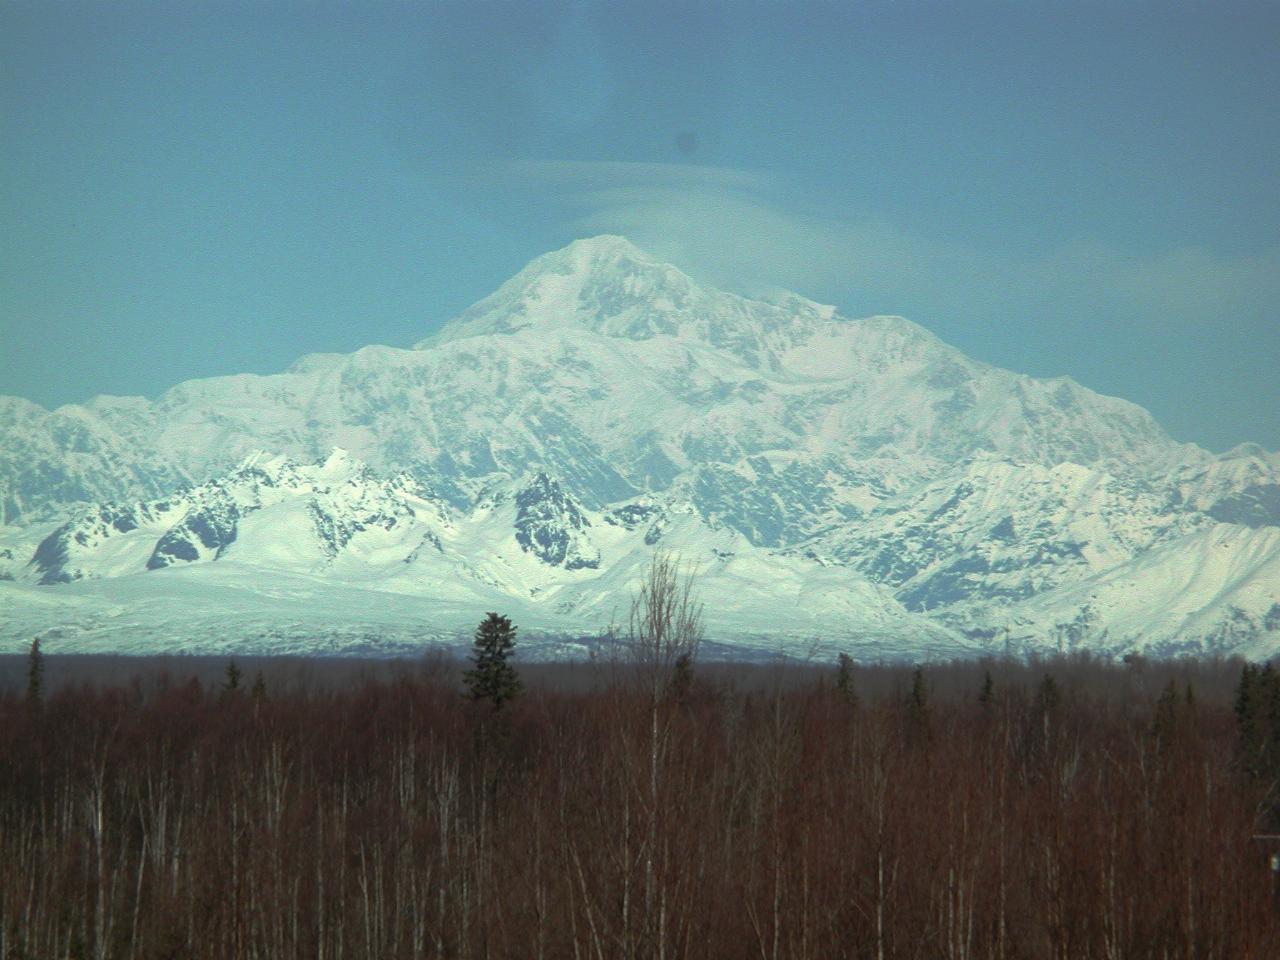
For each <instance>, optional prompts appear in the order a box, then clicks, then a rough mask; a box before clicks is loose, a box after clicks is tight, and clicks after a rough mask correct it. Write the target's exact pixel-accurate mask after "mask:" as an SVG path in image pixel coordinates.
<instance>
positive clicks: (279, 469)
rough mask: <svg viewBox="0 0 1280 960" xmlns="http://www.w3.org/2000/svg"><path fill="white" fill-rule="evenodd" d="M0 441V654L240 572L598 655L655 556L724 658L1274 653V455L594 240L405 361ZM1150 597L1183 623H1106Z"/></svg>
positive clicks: (6, 412)
mask: <svg viewBox="0 0 1280 960" xmlns="http://www.w3.org/2000/svg"><path fill="white" fill-rule="evenodd" d="M0 426H3V428H4V429H3V432H0V504H2V509H3V516H2V517H0V521H3V522H4V523H7V524H8V525H9V526H7V527H0V580H2V579H5V578H13V586H12V589H11V590H10V589H9V588H8V587H7V586H6V584H0V588H4V590H5V591H7V592H0V603H4V604H8V610H9V612H10V613H11V614H12V615H13V617H14V618H16V619H12V620H11V622H12V623H15V624H18V623H20V624H21V628H20V629H19V628H18V627H13V628H8V627H0V630H4V631H5V633H4V634H3V636H4V637H6V638H7V640H6V642H12V643H20V642H21V641H22V638H23V637H24V636H29V634H30V631H31V630H32V629H36V628H40V629H44V627H40V624H45V625H46V626H48V627H50V628H52V627H55V626H56V625H57V620H58V617H59V615H60V614H59V613H58V611H59V609H61V606H60V603H59V602H57V601H56V600H54V599H51V598H56V597H58V596H65V597H66V598H67V601H66V609H67V610H68V611H69V610H70V609H71V608H72V607H73V606H74V605H75V603H79V602H81V601H80V600H73V598H81V599H82V600H83V602H84V603H85V604H88V605H89V607H94V605H95V604H98V603H99V602H103V603H106V602H108V601H106V600H103V599H102V598H104V597H107V596H108V595H110V593H111V587H110V586H109V582H111V581H119V582H120V583H122V584H123V583H124V582H126V581H127V582H128V584H129V586H128V587H127V590H128V591H129V592H130V595H131V596H134V597H135V598H136V597H141V596H143V595H145V594H147V592H148V591H163V590H168V589H170V585H171V584H176V583H178V582H179V580H175V579H174V578H173V577H172V576H170V574H176V572H177V571H178V570H182V571H183V572H182V573H181V574H177V576H178V577H179V578H180V581H181V583H183V584H191V585H194V584H202V583H205V582H208V583H210V584H212V583H213V582H214V579H215V578H218V577H222V578H225V577H226V576H228V574H227V572H226V571H228V570H230V569H233V568H234V569H236V570H239V571H241V572H240V573H239V574H237V579H236V580H235V584H236V586H235V589H236V590H237V591H241V592H242V593H243V592H244V591H248V593H243V595H244V596H248V595H249V594H250V593H252V592H253V591H254V590H258V591H259V593H260V594H261V596H268V595H270V593H271V591H272V590H273V589H275V588H273V587H272V586H271V584H272V583H273V582H275V580H277V579H278V578H279V577H281V576H285V575H288V576H289V577H303V578H307V579H306V582H308V583H310V582H312V581H314V582H316V583H318V584H333V585H334V586H335V589H336V588H337V587H338V586H341V588H342V589H343V590H351V591H355V593H354V594H353V595H355V594H358V592H359V591H361V590H367V591H375V592H377V595H378V596H382V595H384V594H388V595H390V594H394V595H395V596H398V597H411V598H418V599H416V600H415V601H414V602H427V601H423V600H422V598H427V599H428V600H429V601H430V602H434V603H435V604H436V606H435V607H432V608H431V609H434V610H437V611H443V610H444V609H445V608H446V607H448V608H449V609H453V607H450V606H449V605H456V609H457V610H458V611H461V612H462V613H461V614H460V615H461V617H462V621H465V620H468V619H474V617H475V616H477V615H478V614H477V611H479V613H483V608H484V607H485V605H486V604H489V605H496V606H502V608H503V609H511V610H515V609H519V610H521V611H523V615H524V616H525V617H526V618H527V619H529V620H530V622H533V621H536V622H537V623H539V624H541V625H542V627H543V628H545V629H546V630H547V631H549V632H552V633H554V632H555V631H557V630H560V631H562V632H577V631H585V632H590V631H593V630H594V631H597V632H598V631H599V630H601V629H603V627H604V625H606V624H607V623H608V620H609V617H610V616H611V614H612V612H613V610H615V609H616V608H617V607H618V606H619V605H623V604H625V602H626V596H627V591H628V589H629V586H628V585H629V584H630V583H631V582H632V580H633V579H634V576H635V574H636V572H637V571H638V569H639V566H640V565H642V564H643V562H644V560H645V559H646V558H647V557H648V556H650V555H651V553H652V550H653V549H654V548H655V547H657V546H659V545H662V546H668V547H670V548H671V549H675V550H679V551H681V552H682V553H685V554H686V555H687V556H688V557H689V558H690V559H691V560H693V561H694V562H695V563H697V564H699V565H700V566H702V567H704V571H703V574H702V579H701V584H702V586H703V588H704V594H705V599H706V600H707V603H708V609H709V610H714V611H715V612H716V617H717V618H718V620H717V629H719V630H720V632H721V635H722V636H723V637H725V638H726V639H730V640H733V639H736V640H738V641H744V640H745V639H746V638H749V637H757V638H758V637H761V636H765V635H771V634H774V633H776V632H781V633H786V634H787V635H788V636H791V637H793V638H797V639H796V642H800V640H799V639H798V638H802V637H809V638H813V637H819V636H825V635H826V634H828V633H830V632H831V630H832V625H833V624H834V631H835V633H836V634H837V635H838V636H840V637H842V638H843V642H848V643H852V642H854V640H855V639H856V638H858V637H862V638H869V637H873V636H874V637H880V638H881V639H882V640H883V642H884V643H885V644H889V645H890V646H892V645H897V647H896V648H897V649H900V650H901V651H902V652H903V654H904V655H912V654H913V653H914V652H919V651H921V650H924V649H931V650H932V649H939V650H940V649H942V648H944V647H947V645H950V647H949V649H953V650H958V649H970V648H972V646H973V644H979V645H981V644H988V645H997V644H1001V643H1003V642H1004V641H1005V639H1006V638H1007V637H1009V636H1010V635H1012V634H1013V633H1015V632H1016V633H1017V634H1018V636H1019V637H1020V638H1021V639H1020V640H1019V642H1020V643H1026V644H1031V645H1039V646H1046V645H1047V646H1051V647H1052V646H1053V645H1056V644H1057V643H1058V642H1059V640H1060V639H1061V638H1062V637H1063V636H1064V635H1065V633H1067V632H1071V633H1072V635H1073V636H1079V637H1084V636H1088V637H1090V638H1092V639H1091V640H1089V641H1088V642H1091V643H1093V644H1094V645H1097V646H1100V647H1101V646H1107V647H1108V649H1110V648H1112V647H1114V648H1117V649H1118V648H1119V647H1120V646H1127V647H1128V648H1131V647H1140V646H1152V647H1153V648H1154V647H1160V648H1161V649H1175V648H1181V647H1193V648H1194V647H1197V646H1198V647H1205V648H1208V647H1212V648H1213V649H1237V648H1239V649H1250V650H1254V649H1262V648H1265V647H1266V645H1267V644H1268V643H1271V642H1272V639H1274V640H1275V641H1277V642H1280V636H1276V635H1275V633H1274V627H1272V626H1269V624H1270V623H1271V620H1269V619H1268V618H1269V617H1270V612H1269V611H1270V609H1271V604H1273V603H1275V602H1277V600H1280V597H1277V595H1276V594H1277V570H1276V567H1275V563H1274V560H1273V557H1272V554H1271V553H1269V552H1268V551H1267V550H1266V549H1263V548H1262V547H1260V546H1259V545H1260V544H1264V543H1266V542H1268V541H1267V540H1266V538H1267V537H1268V536H1270V535H1271V534H1273V533H1274V532H1275V531H1276V530H1277V529H1280V457H1277V455H1276V454H1273V453H1268V452H1267V451H1264V450H1261V449H1260V448H1257V447H1254V446H1249V445H1246V446H1243V447H1240V448H1237V449H1236V450H1233V451H1231V452H1229V453H1228V454H1224V455H1222V456H1214V455H1212V454H1209V453H1207V452H1205V451H1203V450H1199V449H1198V448H1196V447H1194V446H1190V445H1186V444H1178V443H1175V442H1173V441H1172V440H1170V439H1169V438H1168V437H1167V436H1166V435H1165V434H1164V432H1163V431H1162V430H1161V429H1160V427H1159V426H1158V425H1157V424H1156V423H1155V422H1154V421H1153V420H1152V418H1151V417H1150V416H1149V415H1148V414H1147V413H1146V412H1145V411H1143V410H1141V409H1140V408H1138V407H1136V406H1134V405H1133V404H1130V403H1127V402H1125V401H1123V400H1119V399H1116V398H1111V397H1104V396H1100V395H1098V394H1095V393H1092V392H1091V391H1088V390H1086V389H1084V388H1083V387H1081V386H1079V385H1078V384H1076V383H1075V382H1074V381H1072V380H1070V379H1069V378H1055V379H1049V380H1036V379H1033V378H1030V377H1026V376H1022V375H1019V374H1015V373H1011V372H1008V371H1004V370H1000V369H997V368H994V367H990V366H988V365H985V364H982V363H979V362H976V361H973V360H971V359H969V358H967V357H965V356H964V355H963V354H961V353H960V352H959V351H957V350H955V349H954V348H952V347H950V346H948V345H946V344H944V343H942V342H941V341H939V340H938V339H937V338H936V337H934V336H932V335H931V334H930V333H928V332H927V331H926V330H924V329H922V328H920V327H918V326H916V325H915V324H912V323H910V322H909V321H907V320H904V319H902V318H898V317H871V318H866V319H861V320H850V319H846V318H844V317H842V316H840V315H839V314H838V313H837V312H836V311H835V310H834V309H832V308H831V307H827V306H822V305H819V304H816V303H813V302H811V301H808V300H805V299H803V298H802V297H798V296H794V295H786V296H782V297H778V298H774V299H773V300H771V301H768V302H766V301H758V300H749V299H745V298H742V297H738V296H735V295H733V294H728V293H724V292H721V291H717V290H714V289H711V288H708V287H705V286H702V285H699V284H697V283H696V282H694V281H693V280H692V279H690V278H689V277H687V276H686V275H685V274H683V273H681V272H680V271H679V270H678V269H677V268H675V267H674V266H671V265H669V264H664V263H661V262H658V261H656V260H654V259H653V258H651V257H649V256H647V255H646V254H644V253H643V252H641V251H639V250H637V249H636V248H635V247H634V246H632V245H631V244H630V243H628V242H627V241H626V240H624V239H622V238H619V237H597V238H593V239H590V240H583V241H578V242H576V243H573V244H571V245H570V246H568V247H566V248H565V249H563V250H559V251H554V252H552V253H549V254H547V255H545V256H543V257H539V258H537V259H536V260H534V261H533V262H531V263H530V264H529V266H527V267H526V268H525V269H524V270H522V271H521V272H520V273H519V274H517V275H516V276H515V277H513V278H512V279H511V280H510V281H508V282H507V283H505V284H503V285H502V287H500V288H499V289H498V290H497V291H495V293H494V294H492V295H491V296H489V297H487V298H485V299H484V300H482V301H480V302H479V303H477V304H476V305H475V306H473V307H471V308H470V309H469V310H467V311H466V312H464V313H463V314H462V315H461V316H459V317H458V318H456V319H455V320H453V321H451V322H450V323H448V324H446V325H445V326H444V327H443V328H441V329H440V330H439V331H438V332H437V333H435V334H434V335H432V336H430V337H428V338H427V339H425V340H423V341H422V342H421V343H419V344H418V345H417V347H416V348H415V349H412V350H402V349H396V348H392V347H383V346H371V347H366V348H364V349H362V350H359V351H357V352H355V353H354V354H350V355H332V354H326V355H313V356H309V357H304V358H303V359H301V360H299V361H298V362H297V363H296V364H294V365H293V367H291V368H290V369H289V370H288V371H286V372H284V373H281V374H277V375H274V376H266V377H260V376H250V375H242V376H234V377H221V378H215V379H211V380H197V381H190V382H188V383H184V384H180V385H178V386H176V387H174V388H173V389H172V390H170V391H169V392H168V393H166V394H165V395H164V396H162V397H160V398H159V399H158V400H157V401H155V402H150V401H147V400H143V399H141V398H114V397H99V398H96V399H94V400H93V401H90V402H89V403H87V404H85V405H84V406H69V407H63V408H60V409H59V410H56V411H52V412H49V411H44V410H42V409H41V408H39V407H37V406H35V405H33V404H30V403H27V402H26V401H22V400H17V399H14V398H7V399H3V400H0ZM335 447H336V448H341V449H342V450H344V451H349V453H339V454H333V453H331V451H332V450H333V449H334V448H335ZM263 451H265V452H263ZM1209 542H1212V543H1215V544H1217V546H1216V547H1215V549H1214V550H1207V549H1206V548H1205V547H1204V544H1206V543H1209ZM1211 558H1212V562H1210V559H1211ZM215 571H222V572H221V573H215ZM166 578H167V579H166ZM202 578H203V579H202ZM1179 578H1181V579H1179ZM1171 579H1172V580H1174V581H1177V582H1181V583H1182V584H1183V587H1184V589H1183V590H1182V592H1181V593H1179V594H1178V599H1179V603H1178V604H1176V605H1175V606H1176V610H1174V611H1169V610H1165V609H1163V608H1161V609H1156V607H1157V606H1159V604H1156V603H1154V602H1152V603H1150V604H1148V609H1147V610H1146V612H1145V613H1144V612H1142V610H1141V609H1140V607H1141V605H1142V604H1141V602H1140V599H1129V600H1124V599H1122V598H1124V597H1129V598H1141V597H1142V596H1144V595H1148V596H1150V597H1153V598H1154V597H1157V596H1163V595H1164V594H1163V593H1161V590H1163V585H1164V584H1166V583H1167V582H1170V580H1171ZM88 581H97V583H96V585H93V586H88V585H86V584H87V582H88ZM140 584H147V586H141V585H140ZM255 584H256V585H257V586H255ZM1135 584H1136V586H1134V585H1135ZM1148 584H1150V592H1149V593H1147V594H1144V591H1147V590H1148V586H1147V585H1148ZM1126 585H1128V586H1126ZM1246 585H1248V588H1247V589H1246V588H1245V586H1246ZM193 588H194V587H193ZM120 589H122V590H124V589H126V588H125V587H124V586H121V587H120ZM228 589H230V588H228ZM33 591H34V592H33ZM285 592H286V593H288V591H285ZM321 592H323V591H321ZM242 593H236V594H235V596H236V597H241V596H242ZM159 596H160V595H159V594H157V597H159ZM35 597H40V598H41V599H40V601H39V602H38V603H37V602H36V601H35V599H33V598H35ZM1106 598H1112V599H1110V600H1108V599H1106ZM260 599H261V597H258V598H257V599H255V600H254V601H253V602H252V603H249V604H248V607H250V608H252V609H253V610H255V611H258V612H256V613H254V616H255V617H258V616H259V615H261V617H263V618H265V619H264V620H263V621H262V622H263V623H269V621H270V620H271V617H272V614H271V610H272V609H273V608H272V607H271V605H270V604H266V605H265V606H263V607H262V608H261V610H259V608H258V607H257V606H255V604H257V603H258V602H259V600H260ZM1173 599H1174V598H1173V595H1172V594H1170V596H1169V603H1172V602H1173ZM138 602H141V601H138ZM157 602H159V600H157ZM228 602H230V601H228ZM236 602H237V603H240V600H237V601H236ZM1189 604H1194V609H1192V607H1191V606H1188V605H1189ZM241 605H243V604H241ZM28 608H30V609H39V610H42V611H44V614H41V616H40V617H37V618H36V619H35V620H25V619H23V617H25V616H26V614H23V613H22V612H21V611H22V610H27V609H28ZM86 609H88V608H86ZM94 609H96V607H94ZM280 609H283V607H281V608H280ZM344 609H347V612H346V613H344V614H342V616H343V617H354V618H355V619H354V620H352V621H351V622H353V623H354V622H357V621H359V619H360V618H359V617H358V616H355V614H357V613H358V612H359V610H360V604H359V603H354V604H352V605H351V606H350V608H344ZM415 609H417V608H415ZM33 616H34V614H33ZM424 616H426V619H427V620H428V621H430V620H431V619H432V617H435V619H436V620H439V621H440V622H444V620H443V619H442V618H444V614H443V613H442V612H437V613H436V614H430V613H428V614H425V615H424ZM41 617H43V619H41ZM340 619H341V618H340ZM6 620H7V621H9V620H10V618H6ZM254 622H257V621H254ZM460 622H461V621H460ZM1064 624H1076V626H1075V627H1072V628H1071V630H1070V631H1068V630H1067V628H1066V627H1065V626H1063V625H1064ZM1086 626H1087V629H1086ZM264 629H266V628H264ZM378 629H381V630H383V631H384V632H385V631H388V630H390V629H391V628H390V627H389V626H387V625H386V624H383V626H382V627H379V628H378ZM375 632H377V631H376V630H375ZM1118 638H1119V639H1118ZM1268 638H1272V639H1268ZM875 642H876V643H880V642H881V641H880V640H877V641H875ZM1081 642H1084V641H1081ZM1260 645H1261V646H1260Z"/></svg>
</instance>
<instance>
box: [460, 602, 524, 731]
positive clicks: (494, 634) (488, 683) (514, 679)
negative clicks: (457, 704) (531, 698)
mask: <svg viewBox="0 0 1280 960" xmlns="http://www.w3.org/2000/svg"><path fill="white" fill-rule="evenodd" d="M515 645H516V628H515V627H513V626H512V625H511V621H510V620H508V619H507V618H506V617H503V616H499V615H498V614H496V613H490V614H489V615H488V616H487V617H486V618H485V619H484V620H482V621H480V626H478V627H477V628H476V635H475V642H474V649H473V652H472V654H471V662H472V663H473V664H474V666H473V667H472V668H471V669H470V670H468V671H467V672H466V673H464V674H463V675H462V677H463V680H464V681H466V684H467V690H468V692H469V694H470V696H471V699H472V700H488V701H489V702H490V703H492V704H493V706H494V708H495V709H497V708H500V707H501V706H502V705H503V704H504V703H506V702H507V701H508V700H511V699H512V698H514V697H516V696H518V695H519V693H520V690H521V689H522V687H523V684H522V683H521V682H520V675H519V674H518V673H516V669H515V667H513V666H512V665H511V664H509V663H508V662H507V658H508V657H509V656H511V653H512V650H513V649H514V648H515Z"/></svg>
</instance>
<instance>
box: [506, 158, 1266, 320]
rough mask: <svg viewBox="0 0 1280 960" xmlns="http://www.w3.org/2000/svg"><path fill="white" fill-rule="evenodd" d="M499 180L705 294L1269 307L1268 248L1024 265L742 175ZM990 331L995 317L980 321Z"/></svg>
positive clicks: (1026, 304) (541, 170) (1087, 249)
mask: <svg viewBox="0 0 1280 960" xmlns="http://www.w3.org/2000/svg"><path fill="white" fill-rule="evenodd" d="M505 175H506V176H508V177H512V178H514V179H515V180H518V181H523V182H525V183H528V184H530V185H536V187H537V189H541V190H545V191H551V192H553V193H555V194H556V195H557V196H558V198H559V199H560V200H561V201H562V202H563V203H564V204H566V207H567V208H568V209H569V210H571V211H572V213H571V214H570V216H571V218H572V222H571V226H572V227H573V229H574V230H575V231H576V232H578V233H579V234H581V235H587V234H592V233H605V232H609V233H622V234H625V235H627V236H629V237H630V238H631V239H632V240H633V241H635V242H636V243H638V244H639V245H641V246H642V247H644V248H646V249H648V250H650V251H651V252H652V253H654V254H655V255H658V256H661V257H664V258H667V259H670V260H672V261H673V262H676V263H678V264H680V265H681V266H684V267H686V268H687V269H688V270H690V271H691V272H692V273H694V274H695V275H698V276H701V277H703V278H705V279H706V280H708V281H710V282H714V283H717V284H720V285H724V286H727V287H729V288H731V289H737V290H740V291H743V292H748V293H750V292H753V291H757V290H762V289H768V288H777V287H785V288H788V289H794V290H797V291H799V292H801V293H809V294H812V293H814V292H817V291H843V292H845V294H846V295H850V296H865V297H866V300H867V302H865V303H846V304H842V306H844V307H846V308H849V309H853V310H855V311H859V310H861V311H865V312H872V311H876V310H881V309H894V308H895V306H896V303H897V302H902V301H908V302H921V301H927V302H933V303H937V304H939V305H944V304H947V303H952V304H957V305H958V304H961V303H963V302H969V303H971V304H974V305H975V306H980V305H981V304H990V305H992V306H993V307H997V306H999V307H1002V312H1005V313H1006V314H1007V313H1009V312H1014V313H1017V312H1023V311H1027V310H1033V309H1036V308H1037V305H1055V304H1057V305H1062V306H1065V305H1068V304H1069V305H1071V306H1072V307H1074V308H1084V307H1085V306H1086V305H1087V304H1089V303H1095V304H1107V305H1108V306H1109V308H1110V309H1111V311H1112V312H1121V313H1125V314H1127V315H1128V316H1130V317H1131V321H1132V322H1133V323H1135V324H1147V325H1152V326H1155V327H1167V326H1168V325H1175V326H1182V325H1188V324H1190V325H1198V324H1213V323H1216V322H1219V321H1221V320H1223V319H1225V318H1229V317H1231V316H1234V315H1239V314H1240V313H1242V312H1250V311H1253V312H1257V311H1259V310H1262V309H1265V308H1266V307H1267V305H1269V304H1274V303H1276V302H1280V246H1276V247H1271V248H1268V249H1264V250H1261V251H1257V252H1254V253H1251V254H1248V255H1237V256H1229V255H1225V254H1221V253H1217V252H1214V251H1211V250H1209V249H1207V248H1204V247H1195V246H1192V247H1179V248H1176V249H1170V250H1164V251H1158V252H1155V253H1143V254H1134V253H1132V252H1130V251H1125V250H1122V249H1118V248H1115V247H1112V246H1108V245H1105V244H1101V243H1078V242H1075V243H1063V244H1061V245H1059V246H1057V247H1054V248H1050V249H1049V250H1048V252H1043V253H1038V254H1035V255H1031V254H1028V255H1027V256H1017V255H1011V254H1009V253H1008V252H997V251H993V250H989V249H984V248H983V247H981V246H980V245H978V244H974V245H965V244H960V243H956V242H954V241H943V240H939V239H937V238H933V237H928V236H921V235H918V234H912V233H910V232H907V231H904V230H901V229H898V228H897V227H895V226H894V225H892V224H888V223H884V222H880V221H875V220H862V221H858V220H852V219H848V218H842V217H837V216H834V215H827V214H824V213H820V212H819V213H815V212H811V211H812V210H813V209H820V207H819V205H818V204H817V202H816V201H813V200H812V199H809V201H808V203H807V204H805V206H807V207H808V208H809V209H807V210H806V209H800V207H799V205H797V204H796V203H795V202H794V201H793V197H794V191H792V190H790V189H789V185H788V184H786V183H783V182H780V181H779V180H777V179H776V178H774V177H771V176H769V175H767V174H762V173H759V172H755V171H750V170H743V169H737V168H730V167H715V166H702V165H695V164H665V163H625V162H584V161H568V162H565V161H519V162H516V163H513V164H511V165H510V166H509V167H508V168H507V170H506V174H505ZM993 319H995V318H993Z"/></svg>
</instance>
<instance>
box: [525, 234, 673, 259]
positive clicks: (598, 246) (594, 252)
mask: <svg viewBox="0 0 1280 960" xmlns="http://www.w3.org/2000/svg"><path fill="white" fill-rule="evenodd" d="M557 258H563V259H568V260H571V261H573V262H575V263H580V264H583V265H584V266H591V265H596V264H599V263H601V262H602V261H611V260H620V259H629V260H637V261H640V262H644V263H656V262H658V261H657V260H655V258H654V257H652V256H650V255H649V254H648V253H645V252H644V251H643V250H641V249H640V248H639V247H637V246H636V245H635V244H634V243H632V242H631V241H630V240H628V239H627V238H626V237H623V236H619V235H618V234H612V233H602V234H600V235H599V236H595V237H582V238H580V239H578V240H574V241H573V242H572V243H570V244H569V245H568V246H565V247H561V248H560V249H559V250H553V251H552V252H551V253H548V254H546V255H545V256H543V257H539V258H538V260H543V259H557ZM535 262H536V261H535Z"/></svg>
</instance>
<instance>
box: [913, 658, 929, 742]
mask: <svg viewBox="0 0 1280 960" xmlns="http://www.w3.org/2000/svg"><path fill="white" fill-rule="evenodd" d="M932 739H933V726H932V724H931V722H930V719H929V692H928V690H927V689H926V687H925V682H924V667H916V669H915V672H914V673H913V674H912V675H911V693H910V694H909V695H908V696H907V742H908V743H911V744H928V743H929V741H930V740H932Z"/></svg>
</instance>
